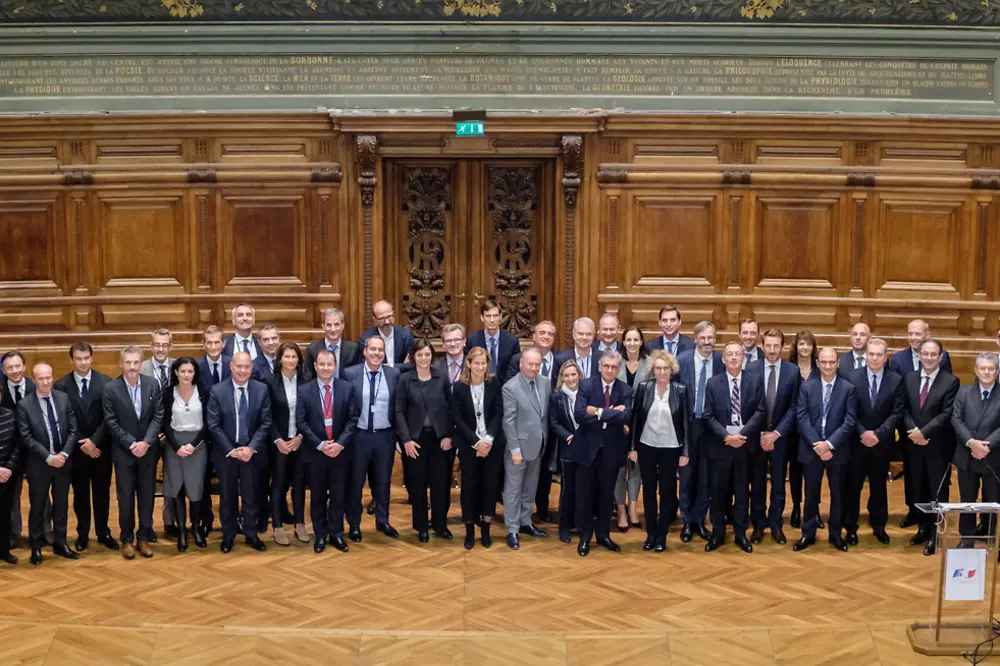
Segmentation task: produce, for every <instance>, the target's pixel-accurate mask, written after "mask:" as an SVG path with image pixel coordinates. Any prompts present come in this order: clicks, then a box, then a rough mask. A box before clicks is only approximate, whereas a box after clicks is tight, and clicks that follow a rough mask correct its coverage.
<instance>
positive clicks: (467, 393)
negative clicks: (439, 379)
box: [451, 377, 503, 451]
mask: <svg viewBox="0 0 1000 666" xmlns="http://www.w3.org/2000/svg"><path fill="white" fill-rule="evenodd" d="M502 388H503V385H502V384H501V383H500V380H499V379H497V378H496V377H494V378H493V379H491V380H490V381H488V382H486V383H485V384H484V385H483V421H485V423H486V432H487V434H489V435H492V436H493V446H494V447H496V446H500V447H502V446H503V398H502V396H501V393H502ZM451 405H452V410H451V411H452V414H453V416H454V419H455V434H454V444H455V450H456V451H461V450H462V447H469V448H472V447H474V446H475V445H476V444H478V443H479V437H478V436H477V435H476V406H475V404H474V403H473V401H472V387H470V386H469V385H468V384H466V383H465V382H455V383H454V384H453V385H452V387H451Z"/></svg>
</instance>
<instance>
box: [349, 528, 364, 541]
mask: <svg viewBox="0 0 1000 666" xmlns="http://www.w3.org/2000/svg"><path fill="white" fill-rule="evenodd" d="M347 538H348V539H350V540H351V541H353V542H354V543H361V528H360V527H352V528H351V529H350V530H348V532H347Z"/></svg>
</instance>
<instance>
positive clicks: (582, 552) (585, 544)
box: [576, 539, 590, 557]
mask: <svg viewBox="0 0 1000 666" xmlns="http://www.w3.org/2000/svg"><path fill="white" fill-rule="evenodd" d="M576 554H577V555H579V556H580V557H587V555H589V554H590V540H589V539H588V540H587V541H584V540H583V539H580V543H579V545H577V547H576Z"/></svg>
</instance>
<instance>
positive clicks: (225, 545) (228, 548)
mask: <svg viewBox="0 0 1000 666" xmlns="http://www.w3.org/2000/svg"><path fill="white" fill-rule="evenodd" d="M233 541H235V539H225V538H224V539H222V543H220V544H219V550H221V551H222V552H223V553H231V552H233Z"/></svg>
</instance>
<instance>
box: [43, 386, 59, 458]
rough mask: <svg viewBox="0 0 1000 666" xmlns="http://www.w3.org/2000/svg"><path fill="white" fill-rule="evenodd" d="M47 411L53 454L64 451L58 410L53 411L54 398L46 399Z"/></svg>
mask: <svg viewBox="0 0 1000 666" xmlns="http://www.w3.org/2000/svg"><path fill="white" fill-rule="evenodd" d="M45 410H46V411H47V412H48V415H49V437H50V438H51V439H52V452H53V453H59V452H60V451H62V448H63V447H62V438H61V437H59V424H58V423H56V410H54V409H52V396H49V397H48V398H45Z"/></svg>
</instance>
